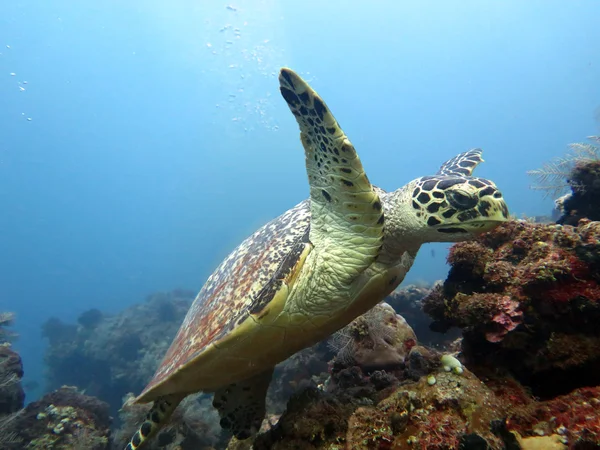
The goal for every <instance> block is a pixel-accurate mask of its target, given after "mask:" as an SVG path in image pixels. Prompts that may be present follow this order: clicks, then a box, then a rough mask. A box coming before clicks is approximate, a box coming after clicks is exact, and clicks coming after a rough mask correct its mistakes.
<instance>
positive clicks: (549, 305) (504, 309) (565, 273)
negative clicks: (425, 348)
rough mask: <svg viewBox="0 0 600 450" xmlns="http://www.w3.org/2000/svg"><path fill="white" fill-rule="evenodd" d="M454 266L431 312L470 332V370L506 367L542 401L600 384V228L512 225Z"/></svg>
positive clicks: (458, 249) (429, 304) (472, 246)
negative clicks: (545, 398) (476, 367)
mask: <svg viewBox="0 0 600 450" xmlns="http://www.w3.org/2000/svg"><path fill="white" fill-rule="evenodd" d="M448 261H449V263H450V264H451V269H450V273H449V275H448V278H447V280H446V281H445V282H444V284H443V286H440V287H438V288H437V289H436V290H435V291H434V292H432V293H431V294H430V295H429V296H428V297H427V298H426V299H425V300H424V309H425V311H426V312H428V313H429V314H430V315H431V316H432V317H434V318H435V319H436V320H437V321H438V322H439V323H441V324H442V325H443V326H445V327H450V326H457V327H460V328H462V329H463V334H464V340H463V343H462V350H463V357H464V358H465V361H466V362H467V363H468V364H471V365H472V366H474V365H476V366H478V367H480V368H484V367H488V368H490V369H493V370H496V371H497V370H499V369H503V370H506V372H507V373H510V374H512V375H513V376H515V378H516V379H517V380H519V381H520V382H521V383H523V384H524V385H526V386H529V387H530V388H531V389H532V390H533V392H534V394H535V395H538V396H541V397H551V396H555V395H558V394H564V393H567V392H569V391H570V390H572V389H574V388H576V387H580V386H596V385H599V384H600V327H598V322H599V321H600V285H599V282H600V275H599V274H600V271H599V270H598V268H599V267H600V265H599V264H600V223H598V222H590V221H585V220H583V221H581V222H580V225H579V226H578V227H571V226H560V225H541V224H533V223H529V222H526V221H511V222H508V223H506V224H504V225H501V226H500V227H498V228H497V229H496V230H495V231H493V232H491V233H487V234H485V235H483V236H481V237H480V238H479V239H477V240H476V241H473V242H466V243H461V244H457V245H455V246H454V247H453V248H452V249H451V251H450V254H449V256H448ZM474 370H475V369H474Z"/></svg>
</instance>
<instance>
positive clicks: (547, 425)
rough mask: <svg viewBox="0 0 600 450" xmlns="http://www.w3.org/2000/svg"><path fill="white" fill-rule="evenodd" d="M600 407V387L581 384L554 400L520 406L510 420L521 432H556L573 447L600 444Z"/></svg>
mask: <svg viewBox="0 0 600 450" xmlns="http://www.w3.org/2000/svg"><path fill="white" fill-rule="evenodd" d="M599 409H600V388H598V387H595V388H581V389H576V390H574V391H573V392H571V393H569V394H567V395H561V396H559V397H556V398H554V399H552V400H548V401H543V402H535V401H533V400H531V401H529V402H527V403H526V404H523V405H521V406H519V407H516V408H514V409H512V411H511V412H510V414H509V416H508V418H507V421H506V424H507V429H508V430H510V431H513V432H517V433H518V434H519V436H523V437H535V436H547V437H551V436H554V437H557V438H558V440H559V442H560V443H562V444H564V445H565V446H567V445H568V446H569V447H570V448H576V449H587V448H600V415H599V414H598V410H599Z"/></svg>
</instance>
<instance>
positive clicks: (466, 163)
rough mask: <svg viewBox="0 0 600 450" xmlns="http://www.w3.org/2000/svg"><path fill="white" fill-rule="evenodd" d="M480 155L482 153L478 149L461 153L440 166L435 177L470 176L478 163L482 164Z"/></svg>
mask: <svg viewBox="0 0 600 450" xmlns="http://www.w3.org/2000/svg"><path fill="white" fill-rule="evenodd" d="M481 153H482V151H481V149H480V148H474V149H472V150H469V151H467V152H464V153H461V154H460V155H456V156H455V157H454V158H452V159H449V160H448V161H446V162H445V163H444V164H442V167H440V170H439V171H438V173H437V175H463V176H470V175H471V174H472V173H473V169H475V167H477V165H478V164H479V163H482V162H483V158H482V157H481Z"/></svg>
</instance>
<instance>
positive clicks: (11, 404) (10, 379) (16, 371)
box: [0, 344, 25, 417]
mask: <svg viewBox="0 0 600 450" xmlns="http://www.w3.org/2000/svg"><path fill="white" fill-rule="evenodd" d="M21 378H23V363H22V362H21V357H20V356H19V354H18V353H16V352H15V351H13V350H12V349H11V348H10V347H9V346H8V345H6V344H4V345H0V417H1V416H3V415H7V414H11V413H14V412H16V411H18V410H19V409H21V408H22V407H23V402H24V401H25V392H24V391H23V387H22V386H21Z"/></svg>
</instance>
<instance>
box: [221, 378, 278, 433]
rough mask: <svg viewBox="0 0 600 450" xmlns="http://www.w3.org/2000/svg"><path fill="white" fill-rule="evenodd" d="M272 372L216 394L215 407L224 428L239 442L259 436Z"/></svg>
mask: <svg viewBox="0 0 600 450" xmlns="http://www.w3.org/2000/svg"><path fill="white" fill-rule="evenodd" d="M272 376H273V368H270V369H268V370H265V371H264V372H261V373H259V374H258V375H255V376H253V377H251V378H248V379H247V380H243V381H240V382H238V383H233V384H230V385H228V386H224V387H222V388H221V389H219V390H217V391H216V392H215V396H214V398H213V406H214V407H215V408H217V410H218V411H219V417H220V418H221V422H220V424H221V427H222V428H225V429H226V430H229V431H231V432H232V433H233V435H234V436H235V437H236V438H238V439H240V440H243V439H248V438H249V437H251V436H254V435H256V433H258V430H259V429H260V426H261V424H262V421H263V419H264V418H265V412H266V409H265V408H266V407H265V402H266V397H267V389H268V388H269V383H270V382H271V377H272Z"/></svg>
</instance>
